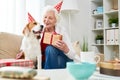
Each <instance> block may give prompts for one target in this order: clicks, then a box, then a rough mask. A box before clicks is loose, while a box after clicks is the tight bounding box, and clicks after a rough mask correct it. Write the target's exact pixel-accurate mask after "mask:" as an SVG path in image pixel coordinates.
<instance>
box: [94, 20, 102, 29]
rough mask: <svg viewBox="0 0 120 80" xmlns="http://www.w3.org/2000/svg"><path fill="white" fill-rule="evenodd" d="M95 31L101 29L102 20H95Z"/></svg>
mask: <svg viewBox="0 0 120 80" xmlns="http://www.w3.org/2000/svg"><path fill="white" fill-rule="evenodd" d="M95 28H96V29H101V28H103V20H102V19H97V20H96V26H95Z"/></svg>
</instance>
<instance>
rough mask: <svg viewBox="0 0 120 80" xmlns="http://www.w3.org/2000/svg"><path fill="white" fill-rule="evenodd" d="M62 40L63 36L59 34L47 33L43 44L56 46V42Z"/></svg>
mask: <svg viewBox="0 0 120 80" xmlns="http://www.w3.org/2000/svg"><path fill="white" fill-rule="evenodd" d="M58 40H62V35H60V34H57V33H49V32H45V34H44V39H43V43H45V44H52V45H54V44H55V42H56V41H58Z"/></svg>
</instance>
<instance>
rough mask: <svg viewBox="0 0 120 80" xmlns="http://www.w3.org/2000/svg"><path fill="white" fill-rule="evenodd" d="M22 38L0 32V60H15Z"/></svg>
mask: <svg viewBox="0 0 120 80" xmlns="http://www.w3.org/2000/svg"><path fill="white" fill-rule="evenodd" d="M21 42H22V36H21V35H16V34H12V33H7V32H0V59H6V58H15V57H16V54H17V53H18V52H19V50H20V46H21Z"/></svg>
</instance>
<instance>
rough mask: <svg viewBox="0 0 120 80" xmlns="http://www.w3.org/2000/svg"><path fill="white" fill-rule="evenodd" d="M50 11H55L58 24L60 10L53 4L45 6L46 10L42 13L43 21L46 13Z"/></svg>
mask: <svg viewBox="0 0 120 80" xmlns="http://www.w3.org/2000/svg"><path fill="white" fill-rule="evenodd" d="M48 11H53V12H54V13H55V18H56V20H57V22H56V24H57V23H58V22H59V21H60V15H59V13H58V11H57V10H56V9H55V8H54V7H53V6H51V5H47V6H46V7H44V10H43V13H42V21H43V18H44V15H45V14H46V13H47V12H48Z"/></svg>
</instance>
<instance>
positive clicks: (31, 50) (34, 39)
mask: <svg viewBox="0 0 120 80" xmlns="http://www.w3.org/2000/svg"><path fill="white" fill-rule="evenodd" d="M42 30H43V26H42V25H40V24H39V23H38V22H36V21H34V22H29V23H28V24H27V25H26V26H25V28H24V29H23V35H24V37H23V40H22V44H21V48H20V50H22V52H23V53H24V58H25V59H26V60H33V62H34V65H35V66H36V62H37V66H36V67H37V69H41V62H42V58H41V56H42V55H41V47H40V41H41V36H42V34H41V33H42Z"/></svg>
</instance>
